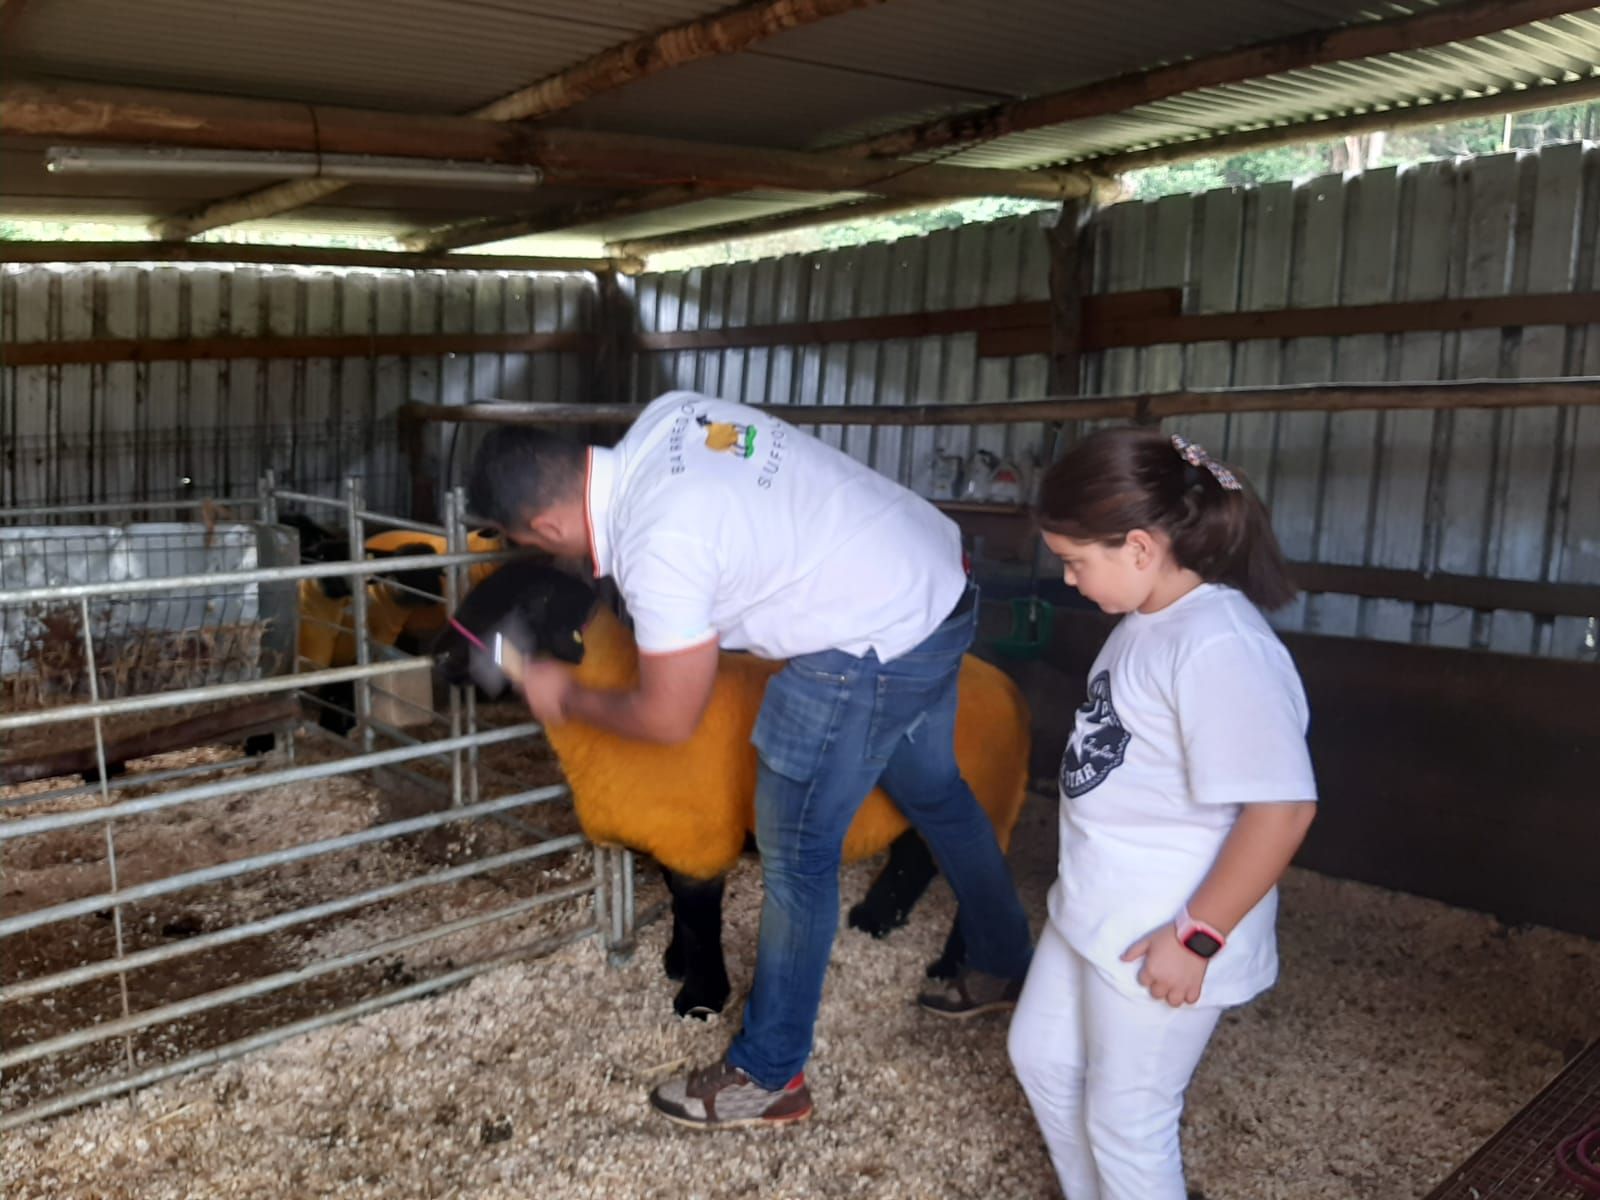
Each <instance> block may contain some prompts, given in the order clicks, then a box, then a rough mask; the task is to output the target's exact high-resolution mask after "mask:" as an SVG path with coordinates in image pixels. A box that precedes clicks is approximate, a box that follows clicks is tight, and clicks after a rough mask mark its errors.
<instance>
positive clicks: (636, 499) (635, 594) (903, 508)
mask: <svg viewBox="0 0 1600 1200" xmlns="http://www.w3.org/2000/svg"><path fill="white" fill-rule="evenodd" d="M587 495H588V503H589V533H590V539H591V552H592V554H593V556H594V563H595V574H596V575H597V576H604V575H611V576H614V577H615V579H616V581H617V586H618V589H619V590H620V591H621V592H622V596H623V599H624V600H626V601H627V604H628V611H629V615H630V616H631V617H632V618H633V622H634V635H635V637H636V638H637V640H638V643H639V647H640V649H642V650H645V651H647V652H650V653H656V654H665V653H671V652H672V651H675V650H682V649H686V648H688V647H690V646H694V645H698V644H700V643H702V642H705V641H707V640H709V639H710V638H712V637H716V638H719V639H720V640H721V643H722V645H723V646H724V647H726V648H728V649H732V650H750V651H753V652H754V653H756V654H759V655H761V656H762V657H765V658H774V659H785V658H793V657H795V656H797V655H801V654H812V653H815V652H817V651H820V650H844V651H846V652H847V653H850V654H855V655H865V654H866V653H867V652H868V651H869V650H875V651H877V654H878V657H879V658H880V659H883V660H884V661H888V660H889V659H892V658H895V657H897V656H899V655H901V654H904V653H905V652H906V651H907V650H910V649H911V648H912V647H914V646H916V645H917V644H918V643H919V642H921V641H922V640H923V639H925V638H926V637H927V636H928V635H929V634H930V633H932V632H933V631H934V630H935V629H936V628H938V626H939V624H940V623H941V622H942V621H943V620H944V618H945V617H946V616H948V615H949V612H950V610H951V609H952V608H954V607H955V603H956V601H957V600H958V599H959V598H960V596H961V593H962V590H963V588H964V587H965V586H966V582H965V572H964V570H963V568H962V565H961V532H960V530H959V528H958V527H957V526H956V524H955V522H954V521H952V520H950V519H949V518H948V517H946V516H945V515H944V514H943V513H941V512H940V511H939V510H938V509H936V508H934V506H933V505H931V504H929V503H928V502H927V501H926V500H924V499H922V498H921V497H920V496H918V495H916V494H915V493H914V492H911V491H908V490H907V489H905V488H903V487H901V486H900V485H899V484H898V483H895V482H894V481H893V480H890V479H887V478H885V477H884V476H882V475H880V474H878V473H877V472H876V471H874V470H872V469H871V468H870V467H867V466H864V465H863V464H861V463H859V462H857V461H856V460H855V459H853V458H850V457H849V456H848V455H846V454H843V453H841V452H840V451H838V450H835V449H833V448H832V447H831V446H828V445H826V444H825V443H823V442H820V441H818V440H817V439H816V438H813V437H811V436H809V435H807V434H804V433H801V432H800V431H799V430H798V429H796V428H794V426H792V425H790V424H788V423H787V422H785V421H782V420H779V419H778V418H777V417H773V416H770V415H767V414H765V413H761V412H757V411H756V410H755V409H752V408H747V407H745V406H744V405H742V404H734V403H732V402H730V401H725V400H713V399H710V398H708V397H706V396H700V395H696V394H695V393H693V392H669V393H667V394H666V395H664V396H662V397H660V398H659V399H657V400H656V401H655V402H654V403H652V404H650V405H649V407H647V408H646V409H645V411H644V412H643V413H642V414H640V416H639V419H638V420H637V421H635V422H634V424H633V426H632V427H631V428H630V429H629V430H628V432H627V434H626V435H624V437H623V439H622V441H621V442H619V443H618V444H617V445H616V446H615V447H614V448H613V449H610V450H605V449H599V448H596V449H595V450H593V451H592V452H591V457H590V463H589V481H588V491H587Z"/></svg>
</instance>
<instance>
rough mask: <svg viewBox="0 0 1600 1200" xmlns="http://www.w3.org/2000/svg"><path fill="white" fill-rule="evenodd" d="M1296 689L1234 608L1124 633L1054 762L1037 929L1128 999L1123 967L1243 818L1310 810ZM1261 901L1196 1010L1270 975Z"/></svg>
mask: <svg viewBox="0 0 1600 1200" xmlns="http://www.w3.org/2000/svg"><path fill="white" fill-rule="evenodd" d="M1308 720H1309V713H1308V710H1307V706H1306V697H1305V690H1304V689H1303V688H1302V686H1301V684H1300V675H1299V673H1298V672H1297V671H1296V670H1295V666H1294V661H1293V660H1292V659H1291V658H1290V657H1289V652H1288V651H1287V650H1286V649H1284V645H1283V643H1282V642H1281V641H1279V640H1278V635H1277V634H1276V633H1274V632H1273V630H1272V627H1271V626H1270V625H1268V624H1267V621H1266V618H1265V617H1263V616H1262V615H1261V612H1260V610H1259V609H1257V608H1256V606H1255V605H1253V604H1251V603H1250V601H1249V600H1248V599H1246V598H1245V596H1244V595H1243V594H1241V593H1240V592H1238V591H1235V590H1234V589H1233V588H1230V587H1225V586H1223V585H1220V584H1211V583H1208V584H1203V585H1202V586H1200V587H1198V588H1196V589H1195V590H1194V591H1192V592H1189V593H1188V594H1187V595H1185V596H1183V597H1181V598H1179V599H1178V600H1177V601H1176V602H1174V603H1172V604H1169V605H1168V606H1167V607H1166V608H1164V609H1162V610H1160V611H1159V612H1155V613H1148V614H1146V613H1139V612H1134V613H1129V614H1128V615H1127V616H1125V617H1123V618H1122V621H1121V622H1120V623H1119V624H1118V625H1117V627H1116V629H1114V630H1113V631H1112V633H1111V636H1110V637H1109V638H1108V639H1107V640H1106V644H1105V645H1104V646H1103V647H1102V648H1101V650H1100V654H1099V655H1098V657H1096V659H1095V661H1094V666H1092V667H1091V668H1090V669H1089V698H1088V699H1087V700H1086V701H1085V702H1084V703H1083V705H1082V707H1080V708H1079V709H1078V715H1077V721H1076V725H1075V728H1074V730H1073V733H1072V738H1071V740H1070V741H1069V742H1068V744H1067V750H1066V753H1065V755H1064V756H1063V757H1062V762H1061V874H1060V877H1059V878H1058V879H1057V880H1056V883H1055V886H1054V887H1052V888H1051V889H1050V898H1049V910H1050V921H1051V923H1052V924H1053V925H1055V927H1056V928H1057V929H1058V930H1059V931H1060V933H1061V935H1062V936H1063V937H1064V938H1066V940H1067V944H1068V945H1070V946H1071V947H1072V948H1073V949H1075V950H1076V951H1077V952H1078V953H1079V954H1081V955H1083V956H1084V957H1085V958H1087V959H1088V960H1089V961H1090V962H1091V963H1093V964H1094V965H1095V966H1096V967H1097V968H1099V969H1100V971H1101V972H1102V973H1103V974H1104V975H1106V976H1107V977H1109V978H1110V979H1111V980H1112V982H1113V983H1114V984H1116V986H1117V987H1118V988H1119V989H1121V990H1122V991H1123V992H1125V993H1126V994H1128V995H1131V996H1140V995H1144V994H1146V993H1145V990H1144V988H1142V987H1141V986H1140V985H1139V981H1138V978H1137V976H1138V972H1139V967H1140V964H1139V963H1137V962H1134V963H1125V962H1122V961H1121V955H1122V953H1123V952H1124V951H1125V950H1127V949H1128V947H1129V946H1131V945H1133V943H1134V942H1136V941H1138V940H1139V939H1140V938H1142V937H1143V936H1144V935H1145V934H1147V933H1150V932H1151V931H1152V930H1154V929H1157V928H1159V927H1160V926H1162V925H1165V924H1169V923H1170V922H1171V921H1172V919H1173V917H1174V916H1175V915H1176V914H1177V912H1178V910H1179V909H1180V908H1181V907H1182V906H1183V904H1184V903H1185V902H1186V901H1187V900H1188V899H1189V897H1190V896H1191V895H1193V894H1194V890H1195V889H1196V888H1197V887H1199V886H1200V882H1201V880H1203V879H1204V878H1205V877H1206V875H1207V874H1208V873H1209V872H1210V870H1211V867H1212V865H1213V864H1214V863H1215V862H1216V860H1217V854H1218V852H1219V851H1220V850H1221V849H1222V843H1223V842H1224V841H1226V840H1227V837H1228V834H1229V833H1231V832H1232V830H1233V825H1234V822H1235V821H1236V820H1238V818H1239V813H1240V812H1241V811H1242V809H1243V806H1244V805H1246V804H1266V803H1274V802H1282V801H1300V800H1315V799H1316V798H1317V786H1316V780H1315V778H1314V777H1313V775H1312V771H1311V756H1310V754H1309V752H1308V750H1307V748H1306V737H1305V734H1306V725H1307V722H1308ZM1277 912H1278V891H1277V889H1276V888H1273V889H1272V890H1271V891H1270V892H1268V893H1267V895H1266V896H1265V897H1264V898H1263V899H1262V900H1261V902H1260V903H1259V904H1257V905H1256V906H1255V907H1254V908H1253V909H1251V910H1250V912H1249V913H1247V914H1246V915H1245V917H1244V919H1243V920H1241V921H1240V922H1239V924H1238V925H1237V926H1236V927H1235V928H1234V930H1233V931H1232V933H1230V934H1229V936H1228V944H1227V945H1226V946H1224V947H1223V948H1222V950H1221V951H1220V952H1219V953H1218V954H1217V955H1216V957H1214V958H1213V959H1211V961H1210V964H1209V965H1208V966H1207V968H1206V979H1205V985H1204V989H1203V991H1202V992H1201V996H1200V1002H1201V1003H1202V1004H1222V1005H1229V1004H1242V1003H1244V1001H1246V1000H1248V999H1250V998H1251V997H1252V996H1254V995H1256V994H1257V993H1258V992H1261V991H1263V990H1265V989H1266V988H1268V987H1271V986H1272V983H1273V981H1274V980H1275V979H1276V978H1277V974H1278V946H1277V938H1276V933H1275V928H1274V927H1275V925H1276V920H1277Z"/></svg>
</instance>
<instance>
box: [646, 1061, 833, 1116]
mask: <svg viewBox="0 0 1600 1200" xmlns="http://www.w3.org/2000/svg"><path fill="white" fill-rule="evenodd" d="M650 1105H651V1107H652V1108H654V1109H655V1110H656V1111H657V1112H658V1113H660V1114H661V1115H662V1116H663V1117H666V1118H667V1120H669V1121H676V1122H677V1123H678V1124H679V1125H688V1126H689V1127H690V1128H692V1129H733V1128H737V1127H738V1126H741V1125H787V1124H790V1123H792V1122H795V1121H804V1120H805V1119H806V1118H807V1117H809V1116H810V1115H811V1090H810V1089H809V1088H807V1087H806V1074H805V1072H804V1071H802V1072H800V1074H798V1075H796V1076H795V1077H794V1078H793V1079H791V1080H790V1081H789V1082H788V1083H787V1084H785V1085H784V1086H783V1087H781V1088H779V1089H778V1090H777V1091H769V1090H767V1089H766V1088H764V1087H762V1086H761V1085H760V1084H759V1083H757V1082H756V1081H755V1080H753V1079H751V1078H750V1076H748V1075H746V1074H745V1073H744V1072H743V1071H741V1070H740V1069H739V1068H738V1067H731V1066H729V1065H728V1064H727V1063H726V1062H718V1063H713V1064H712V1065H711V1066H709V1067H702V1068H701V1069H700V1070H698V1071H691V1072H690V1073H689V1074H688V1075H686V1076H680V1077H679V1078H677V1079H669V1080H667V1081H666V1082H665V1083H663V1084H659V1085H657V1087H656V1088H655V1090H654V1091H652V1092H651V1093H650Z"/></svg>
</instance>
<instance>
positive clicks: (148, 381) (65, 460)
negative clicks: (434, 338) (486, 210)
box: [0, 264, 594, 511]
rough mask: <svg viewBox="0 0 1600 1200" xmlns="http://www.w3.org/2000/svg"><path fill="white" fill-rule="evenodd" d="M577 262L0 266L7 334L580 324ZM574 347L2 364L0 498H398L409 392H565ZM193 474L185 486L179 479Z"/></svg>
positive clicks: (283, 333)
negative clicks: (497, 267) (352, 489)
mask: <svg viewBox="0 0 1600 1200" xmlns="http://www.w3.org/2000/svg"><path fill="white" fill-rule="evenodd" d="M593 294H594V290H593V281H592V279H591V278H590V277H589V276H576V275H537V276H535V275H527V274H520V273H509V272H498V271H481V272H466V271H460V272H442V271H391V270H332V269H313V268H292V267H253V266H231V267H230V266H186V265H175V266H148V265H110V264H82V265H70V266H7V267H4V268H3V269H0V339H3V341H4V342H5V343H8V344H9V343H14V342H40V341H80V340H88V339H122V338H181V337H195V338H205V337H261V338H270V337H295V336H317V335H339V336H363V335H387V334H449V333H502V332H503V333H527V332H534V333H539V332H556V331H575V330H583V329H587V328H589V326H590V323H591V313H592V308H593ZM584 372H585V364H583V363H582V362H581V361H580V355H578V354H577V353H575V352H574V353H540V354H445V355H429V356H418V357H372V358H305V359H275V360H249V359H235V360H231V361H197V362H151V363H132V362H116V363H108V364H102V365H65V366H34V367H7V368H5V369H4V370H0V468H3V469H0V506H15V505H33V504H67V503H76V502H87V501H96V502H99V501H112V500H121V499H151V500H156V499H169V498H174V497H178V496H181V495H184V494H192V495H194V496H196V497H202V496H219V495H220V496H225V495H232V494H239V493H241V492H250V491H253V489H254V488H255V485H256V481H257V479H258V478H259V477H260V474H261V472H262V471H263V470H264V469H266V468H268V467H271V468H273V469H275V470H276V471H277V472H278V476H279V479H280V481H281V482H283V483H286V484H288V485H289V486H293V487H296V488H300V489H303V490H308V491H316V492H322V493H326V494H330V495H331V494H334V491H335V489H336V488H337V487H338V486H339V483H340V480H341V479H342V478H343V476H344V475H345V474H346V473H350V472H354V473H356V474H361V475H363V476H365V478H366V480H367V491H368V499H369V502H370V503H372V504H374V505H376V506H378V507H381V508H384V509H386V510H389V511H405V510H406V509H407V508H408V507H409V503H410V495H409V490H408V484H409V480H408V478H407V474H406V463H405V461H404V459H403V457H402V455H401V453H400V448H399V444H398V439H397V436H396V433H397V431H396V425H395V421H394V413H395V410H396V409H397V408H398V407H399V406H400V405H401V404H402V403H404V402H406V401H407V400H423V401H428V402H431V403H460V402H463V401H465V400H469V399H478V398H495V397H498V398H504V399H512V400H517V399H533V398H535V397H537V398H540V399H550V400H555V399H563V400H575V399H577V398H579V396H580V394H581V390H582V386H583V379H584ZM186 478H187V479H188V480H190V481H191V482H190V483H189V484H187V485H185V484H184V483H183V480H184V479H186Z"/></svg>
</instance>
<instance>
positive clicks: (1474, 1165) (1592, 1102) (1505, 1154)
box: [1427, 1042, 1600, 1200]
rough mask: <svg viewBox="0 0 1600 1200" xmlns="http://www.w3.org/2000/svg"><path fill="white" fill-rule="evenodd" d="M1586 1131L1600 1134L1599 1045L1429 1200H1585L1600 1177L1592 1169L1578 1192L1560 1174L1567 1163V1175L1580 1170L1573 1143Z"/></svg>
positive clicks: (1598, 1137)
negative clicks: (1586, 1184) (1589, 1182)
mask: <svg viewBox="0 0 1600 1200" xmlns="http://www.w3.org/2000/svg"><path fill="white" fill-rule="evenodd" d="M1585 1130H1592V1131H1600V1042H1595V1043H1594V1044H1593V1045H1591V1046H1590V1047H1589V1048H1588V1049H1587V1050H1585V1051H1584V1052H1583V1053H1582V1054H1580V1055H1578V1057H1577V1058H1575V1059H1573V1061H1572V1062H1570V1063H1568V1064H1567V1067H1566V1069H1565V1070H1563V1071H1562V1072H1561V1074H1560V1075H1558V1076H1556V1078H1555V1079H1554V1080H1553V1081H1552V1082H1551V1084H1550V1086H1549V1087H1547V1088H1545V1090H1544V1091H1542V1092H1540V1093H1539V1095H1538V1096H1536V1097H1535V1098H1534V1099H1533V1101H1532V1102H1531V1103H1529V1105H1528V1106H1527V1107H1526V1108H1524V1109H1523V1110H1522V1111H1521V1112H1519V1113H1518V1114H1517V1115H1516V1116H1515V1117H1513V1118H1512V1119H1511V1120H1510V1121H1509V1122H1508V1123H1507V1124H1506V1126H1505V1128H1504V1129H1502V1130H1500V1132H1498V1133H1496V1134H1495V1135H1494V1136H1493V1137H1492V1138H1490V1139H1489V1140H1488V1141H1487V1142H1486V1143H1484V1145H1483V1148H1482V1149H1480V1150H1479V1151H1478V1152H1477V1153H1476V1154H1474V1155H1473V1156H1472V1157H1471V1158H1470V1159H1468V1160H1467V1162H1466V1163H1464V1164H1463V1165H1462V1166H1461V1167H1460V1168H1459V1169H1457V1170H1456V1171H1454V1172H1453V1173H1452V1174H1451V1175H1450V1177H1449V1178H1448V1179H1446V1180H1445V1181H1444V1182H1443V1183H1442V1184H1440V1185H1439V1186H1438V1187H1437V1188H1436V1189H1435V1190H1433V1191H1431V1192H1429V1193H1428V1196H1427V1200H1587V1198H1588V1197H1592V1196H1593V1195H1595V1190H1594V1188H1595V1187H1600V1173H1595V1172H1594V1171H1593V1169H1592V1167H1591V1168H1590V1170H1589V1175H1588V1177H1589V1179H1591V1180H1592V1181H1593V1185H1594V1186H1593V1187H1580V1186H1579V1185H1578V1183H1577V1182H1576V1181H1575V1179H1574V1178H1573V1177H1572V1174H1569V1173H1568V1172H1567V1171H1564V1170H1563V1169H1562V1161H1563V1160H1566V1162H1567V1165H1568V1168H1569V1169H1570V1168H1572V1167H1574V1166H1575V1165H1576V1164H1574V1163H1573V1162H1572V1161H1571V1156H1572V1151H1573V1148H1574V1147H1573V1139H1574V1138H1575V1137H1576V1136H1577V1135H1580V1134H1582V1133H1583V1131H1585ZM1596 1140H1600V1132H1597V1133H1596ZM1573 1174H1577V1175H1579V1176H1580V1177H1581V1176H1582V1175H1583V1174H1584V1172H1583V1171H1582V1170H1581V1169H1580V1170H1576V1171H1574V1172H1573Z"/></svg>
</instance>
